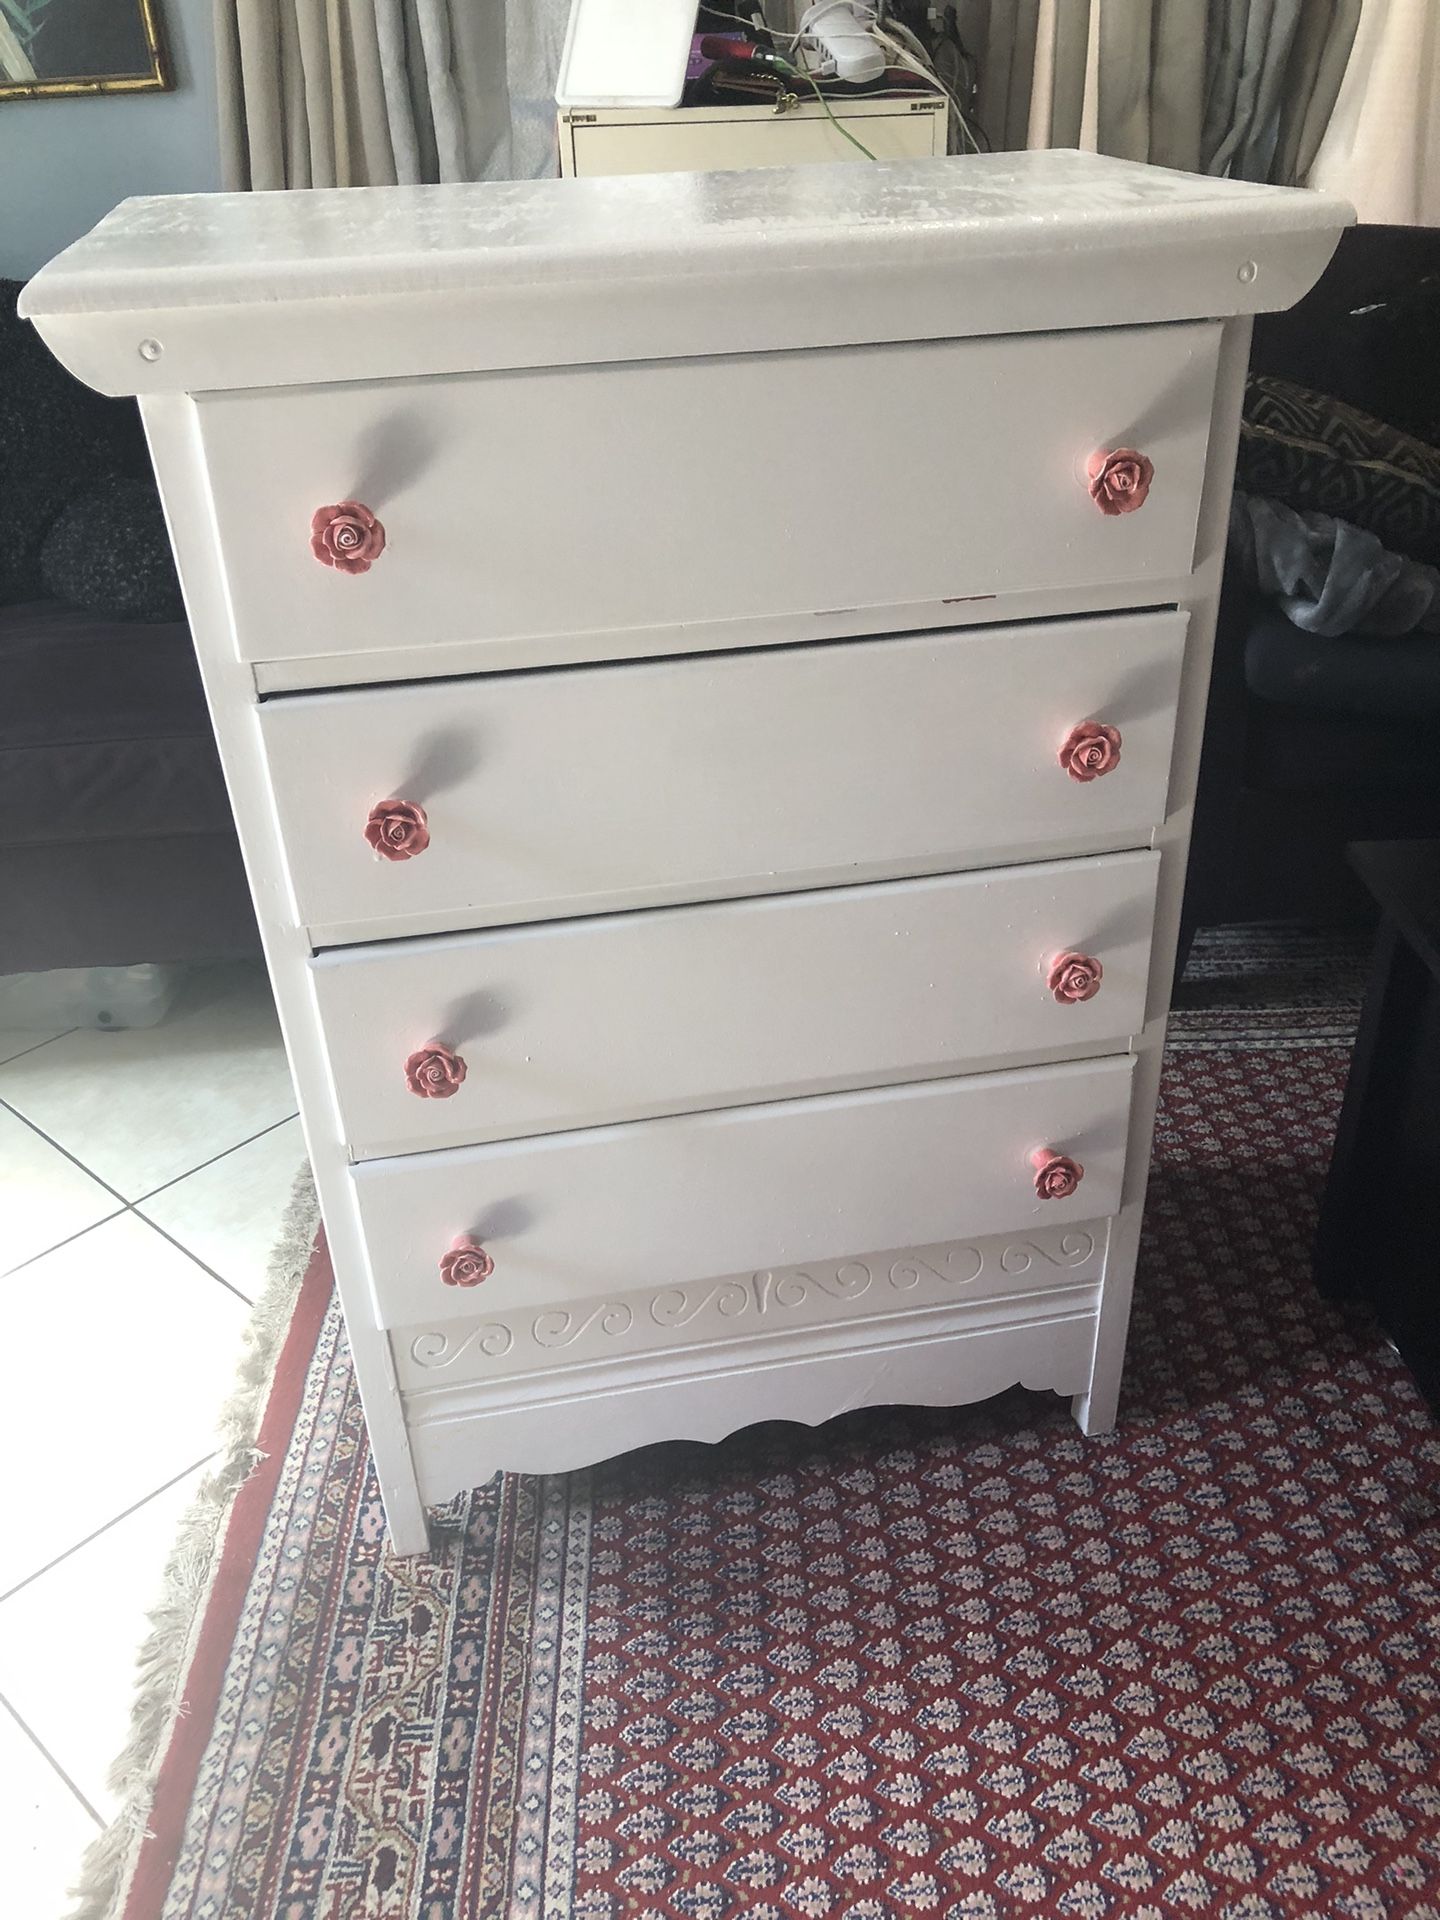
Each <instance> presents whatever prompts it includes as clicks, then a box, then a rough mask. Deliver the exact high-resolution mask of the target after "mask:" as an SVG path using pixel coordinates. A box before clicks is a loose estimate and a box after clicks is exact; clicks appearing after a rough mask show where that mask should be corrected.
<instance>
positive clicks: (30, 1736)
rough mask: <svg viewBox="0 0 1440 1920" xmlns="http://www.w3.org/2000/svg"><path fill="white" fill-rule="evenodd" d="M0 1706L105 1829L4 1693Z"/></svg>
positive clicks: (99, 1818) (74, 1785)
mask: <svg viewBox="0 0 1440 1920" xmlns="http://www.w3.org/2000/svg"><path fill="white" fill-rule="evenodd" d="M0 1708H3V1709H4V1710H5V1712H6V1713H8V1714H9V1716H10V1718H11V1719H12V1720H13V1721H14V1722H15V1724H16V1726H17V1727H18V1728H19V1729H20V1731H21V1732H22V1733H23V1734H24V1736H25V1738H26V1739H27V1740H28V1741H29V1742H30V1744H31V1746H33V1747H34V1748H35V1749H36V1751H37V1752H38V1753H39V1754H40V1756H41V1758H42V1759H43V1760H44V1761H45V1763H46V1765H47V1766H49V1767H50V1768H51V1769H52V1771H53V1772H54V1773H55V1775H56V1776H57V1778H58V1779H60V1780H62V1781H63V1782H64V1784H65V1785H66V1786H67V1787H68V1788H69V1789H70V1791H71V1793H73V1794H74V1796H75V1798H76V1799H77V1800H78V1801H79V1802H80V1804H81V1806H82V1807H83V1808H84V1809H85V1811H86V1813H88V1814H89V1816H90V1818H91V1819H92V1820H93V1821H94V1822H95V1824H96V1826H97V1827H99V1828H100V1830H101V1831H102V1832H103V1831H104V1829H105V1822H104V1821H103V1820H102V1819H101V1817H100V1815H99V1814H98V1813H97V1812H96V1811H95V1809H94V1807H92V1806H91V1804H90V1802H89V1801H88V1800H87V1799H86V1797H85V1795H84V1794H83V1793H82V1792H81V1791H80V1789H79V1787H77V1786H76V1784H75V1782H74V1781H73V1780H72V1779H71V1778H70V1776H69V1774H68V1773H67V1772H66V1771H65V1769H64V1767H62V1766H61V1764H60V1762H59V1761H58V1760H57V1759H56V1758H55V1756H54V1754H53V1753H51V1751H50V1749H49V1748H48V1747H47V1746H46V1744H45V1742H44V1741H43V1740H42V1739H41V1738H40V1736H39V1734H38V1733H36V1731H35V1729H34V1728H33V1727H32V1726H31V1725H30V1724H29V1722H28V1721H27V1720H25V1719H23V1718H22V1717H21V1715H20V1714H18V1713H17V1712H16V1711H15V1708H14V1707H13V1706H12V1705H11V1704H10V1702H9V1701H8V1700H7V1699H6V1698H5V1695H4V1694H3V1693H0Z"/></svg>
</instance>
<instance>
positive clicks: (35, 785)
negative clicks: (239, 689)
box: [0, 600, 259, 973]
mask: <svg viewBox="0 0 1440 1920" xmlns="http://www.w3.org/2000/svg"><path fill="white" fill-rule="evenodd" d="M0 689H3V698H0V973H23V972H31V971H41V970H43V969H46V968H50V967H90V966H130V965H132V964H135V963H137V962H141V961H147V960H149V961H189V960H211V959H223V958H231V957H234V956H236V955H239V954H244V953H249V952H252V951H257V950H258V946H259V936H258V934H257V932H256V928H255V918H254V914H253V912H252V910H251V906H250V896H249V892H248V890H247V888H246V885H245V875H244V871H243V869H242V867H241V863H240V849H239V845H238V843H237V841H236V838H235V828H234V826H233V824H232V822H231V818H230V805H229V802H228V800H227V799H226V795H225V787H224V782H223V781H222V779H221V776H220V762H219V759H218V758H217V756H216V752H215V743H214V740H213V738H212V736H211V732H210V721H209V717H208V714H207V712H206V708H205V700H204V696H203V694H202V692H201V688H200V678H199V674H198V672H197V670H196V667H195V660H194V655H193V652H192V650H191V646H190V633H189V629H188V628H187V627H186V626H185V624H184V623H183V622H175V623H164V624H159V625H150V624H147V623H142V622H136V621H113V620H105V619H98V618H96V617H94V616H92V615H90V614H86V613H82V612H80V611H78V610H77V609H75V608H72V607H67V606H65V605H63V604H62V603H61V602H59V601H57V600H38V601H37V600H31V601H27V602H24V603H21V604H19V605H13V606H5V607H0Z"/></svg>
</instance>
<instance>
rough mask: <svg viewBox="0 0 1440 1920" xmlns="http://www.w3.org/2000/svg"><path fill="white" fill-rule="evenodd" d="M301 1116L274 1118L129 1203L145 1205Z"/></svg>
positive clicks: (289, 1115)
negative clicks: (256, 1130) (257, 1129)
mask: <svg viewBox="0 0 1440 1920" xmlns="http://www.w3.org/2000/svg"><path fill="white" fill-rule="evenodd" d="M299 1118H300V1115H299V1114H298V1112H297V1113H287V1114H283V1115H282V1116H281V1117H280V1119H278V1120H272V1121H271V1122H270V1124H269V1126H268V1127H261V1128H260V1130H259V1132H258V1133H252V1134H248V1135H247V1136H246V1138H245V1139H243V1140H237V1141H236V1142H235V1144H234V1146H233V1147H222V1148H221V1149H220V1151H219V1153H212V1154H211V1156H210V1158H209V1159H208V1160H202V1161H201V1162H200V1164H199V1166H198V1167H189V1168H187V1169H186V1171H185V1172H184V1173H177V1174H176V1176H175V1178H174V1179H173V1180H162V1181H161V1183H160V1185H159V1186H158V1187H152V1188H151V1189H150V1191H149V1192H148V1193H142V1194H141V1195H140V1197H139V1198H138V1199H136V1200H131V1201H130V1202H129V1205H130V1206H132V1207H143V1206H144V1205H145V1203H146V1202H147V1201H148V1200H154V1199H155V1198H156V1197H157V1195H159V1194H162V1193H168V1192H169V1191H170V1189H171V1187H178V1186H179V1184H180V1182H181V1181H182V1180H188V1179H189V1178H190V1176H191V1174H195V1173H203V1172H204V1171H205V1169H206V1168H207V1167H213V1166H216V1165H217V1164H218V1163H219V1162H220V1161H221V1160H224V1159H227V1158H228V1157H229V1155H230V1154H232V1153H238V1152H239V1151H240V1149H241V1148H242V1147H252V1146H254V1144H255V1142H256V1141H257V1140H263V1139H264V1138H265V1136H266V1134H267V1133H274V1132H275V1131H276V1129H277V1128H278V1127H288V1126H289V1124H290V1122H291V1121H292V1120H298V1119H299Z"/></svg>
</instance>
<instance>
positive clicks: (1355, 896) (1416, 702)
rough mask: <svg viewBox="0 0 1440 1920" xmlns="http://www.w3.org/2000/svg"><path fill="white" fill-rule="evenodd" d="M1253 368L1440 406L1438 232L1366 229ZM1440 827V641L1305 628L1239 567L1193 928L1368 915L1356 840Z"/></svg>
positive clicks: (1357, 400)
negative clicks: (1243, 577)
mask: <svg viewBox="0 0 1440 1920" xmlns="http://www.w3.org/2000/svg"><path fill="white" fill-rule="evenodd" d="M1251 366H1252V369H1253V370H1254V371H1256V372H1260V373H1267V374H1275V375H1279V376H1280V377H1282V378H1285V379H1290V380H1294V381H1297V382H1299V383H1300V384H1302V385H1304V386H1307V387H1312V388H1314V389H1316V390H1318V391H1319V392H1322V393H1328V394H1332V395H1334V396H1335V397H1336V398H1338V399H1341V400H1344V401H1347V402H1348V403H1349V404H1351V405H1352V406H1357V407H1360V408H1362V409H1363V410H1364V411H1366V412H1367V413H1371V414H1374V415H1375V416H1376V417H1377V418H1379V419H1381V420H1385V421H1387V422H1388V423H1389V424H1391V425H1395V426H1411V423H1412V422H1416V421H1417V419H1418V420H1420V421H1423V420H1427V419H1435V418H1440V232H1437V231H1436V230H1434V229H1431V228H1415V227H1383V226H1365V227H1356V228H1353V229H1352V230H1351V231H1350V232H1349V233H1347V234H1346V235H1345V236H1344V237H1343V238H1342V240H1341V243H1340V248H1339V250H1338V252H1337V253H1336V256H1335V259H1334V261H1333V262H1332V263H1331V265H1330V267H1329V269H1328V270H1327V271H1326V273H1325V274H1324V275H1323V276H1322V277H1321V279H1320V281H1319V283H1318V285H1317V286H1316V287H1315V288H1314V289H1313V291H1312V292H1311V293H1310V294H1309V295H1308V296H1307V297H1306V299H1305V300H1303V301H1302V302H1301V303H1300V304H1299V305H1298V306H1297V307H1296V308H1294V309H1293V310H1292V311H1291V312H1290V313H1287V314H1272V315H1265V316H1262V317H1261V318H1260V319H1259V320H1258V321H1257V322H1256V327H1255V340H1254V349H1253V352H1252V355H1251ZM1411 430H1415V428H1414V427H1411ZM1436 834H1440V636H1437V635H1435V634H1433V633H1432V634H1413V635H1407V636H1405V637H1403V638H1400V639H1381V638H1377V637H1375V636H1373V635H1367V634H1354V633H1352V634H1345V635H1342V636H1339V637H1336V638H1325V637H1322V636H1320V635H1316V634H1310V633H1305V632H1302V631H1301V630H1300V629H1298V628H1297V627H1294V626H1292V625H1291V623H1290V622H1289V621H1288V620H1287V619H1286V618H1285V615H1284V614H1283V613H1282V612H1280V611H1279V610H1278V608H1277V607H1276V606H1275V605H1274V603H1273V602H1270V601H1268V600H1265V599H1263V598H1262V597H1261V596H1259V595H1258V594H1256V593H1254V592H1252V591H1250V590H1249V589H1247V588H1246V587H1244V586H1243V585H1241V584H1239V583H1238V582H1236V581H1235V580H1234V579H1233V578H1232V579H1228V580H1227V583H1226V588H1225V592H1224V594H1223V595H1222V600H1221V608H1220V619H1219V627H1218V631H1217V636H1216V658H1215V672H1214V678H1213V681H1212V684H1211V696H1210V704H1209V709H1208V712H1207V716H1206V729H1205V751H1204V758H1203V761H1202V766H1201V775H1200V792H1199V797H1198V800H1197V805H1196V817H1195V835H1194V841H1193V848H1192V855H1191V867H1190V882H1189V890H1188V895H1187V899H1186V908H1185V920H1186V927H1187V932H1188V931H1190V930H1193V928H1194V927H1195V926H1197V925H1201V926H1203V925H1220V924H1224V923H1226V922H1233V921H1244V920H1279V919H1296V920H1308V921H1312V922H1322V923H1325V922H1328V923H1339V922H1343V921H1347V920H1355V921H1360V920H1364V919H1367V918H1370V917H1372V916H1373V908H1372V906H1371V904H1370V902H1369V900H1368V897H1367V896H1366V895H1365V893H1364V892H1363V890H1362V889H1361V887H1360V886H1359V883H1358V882H1357V880H1356V878H1355V876H1354V874H1353V872H1352V871H1351V869H1350V867H1349V866H1348V864H1347V862H1346V860H1345V847H1346V845H1347V843H1348V842H1349V841H1351V840H1377V839H1378V840H1387V839H1410V838H1417V837H1433V836H1435V835H1436Z"/></svg>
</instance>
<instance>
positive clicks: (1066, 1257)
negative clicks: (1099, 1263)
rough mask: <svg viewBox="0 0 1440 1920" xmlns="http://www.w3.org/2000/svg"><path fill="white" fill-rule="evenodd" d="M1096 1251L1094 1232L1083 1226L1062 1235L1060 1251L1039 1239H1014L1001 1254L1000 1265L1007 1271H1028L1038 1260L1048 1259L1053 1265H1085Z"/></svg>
mask: <svg viewBox="0 0 1440 1920" xmlns="http://www.w3.org/2000/svg"><path fill="white" fill-rule="evenodd" d="M1094 1251H1095V1236H1094V1234H1093V1233H1086V1232H1085V1231H1084V1229H1083V1228H1081V1229H1080V1230H1079V1231H1077V1232H1074V1233H1067V1234H1064V1235H1063V1236H1062V1237H1061V1241H1060V1251H1059V1252H1058V1253H1052V1252H1051V1251H1050V1249H1049V1248H1048V1247H1042V1246H1041V1245H1040V1243H1039V1242H1038V1241H1037V1240H1012V1241H1011V1243H1010V1245H1009V1246H1008V1247H1006V1249H1005V1251H1004V1252H1003V1253H1002V1254H1001V1256H1000V1265H1001V1266H1002V1267H1003V1268H1004V1269H1005V1271H1006V1273H1028V1272H1029V1271H1030V1269H1031V1267H1033V1266H1034V1264H1035V1262H1036V1261H1037V1260H1045V1261H1048V1262H1049V1264H1050V1265H1051V1266H1052V1267H1083V1266H1084V1264H1085V1262H1086V1261H1087V1260H1088V1259H1089V1258H1090V1256H1091V1254H1092V1253H1094Z"/></svg>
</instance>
